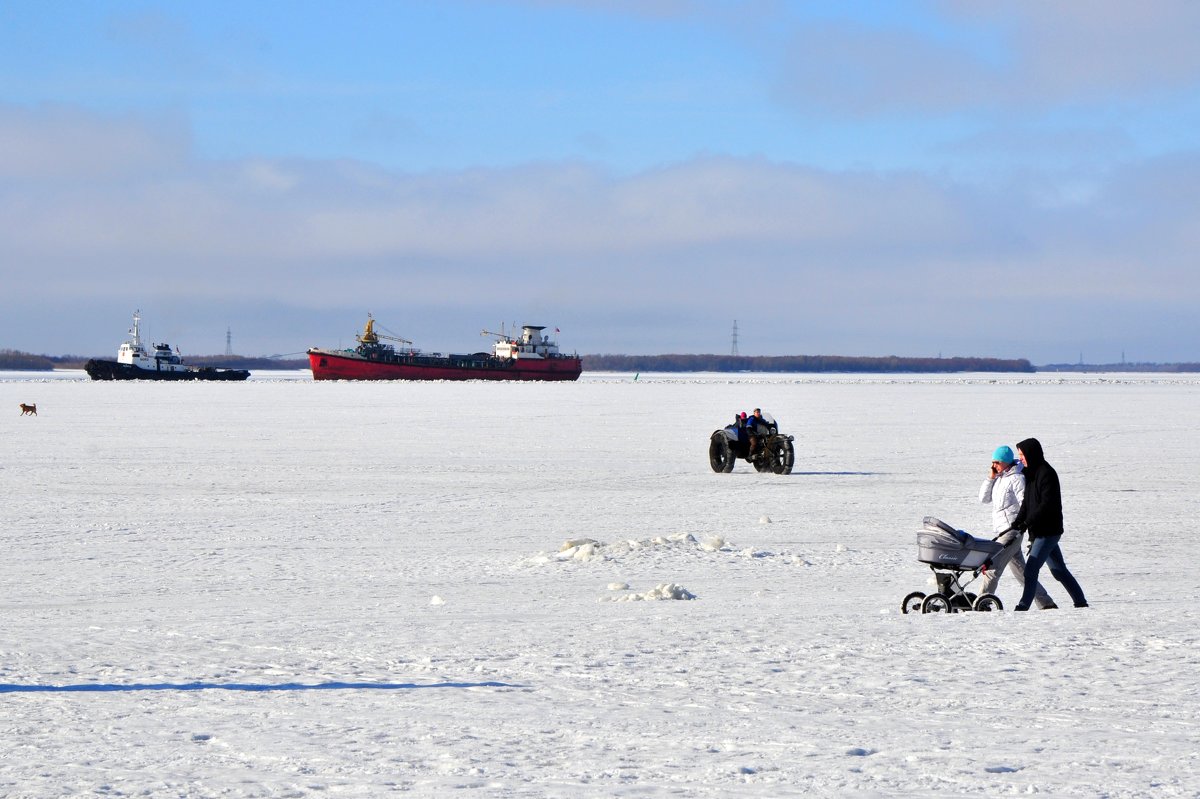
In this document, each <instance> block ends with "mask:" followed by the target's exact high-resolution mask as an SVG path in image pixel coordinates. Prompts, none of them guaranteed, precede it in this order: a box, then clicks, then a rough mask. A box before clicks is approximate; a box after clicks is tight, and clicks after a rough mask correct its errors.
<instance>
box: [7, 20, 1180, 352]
mask: <svg viewBox="0 0 1200 799" xmlns="http://www.w3.org/2000/svg"><path fill="white" fill-rule="evenodd" d="M1196 30H1200V5H1197V4H1195V3H1191V2H1182V0H1181V1H1179V2H1150V3H1139V4H1129V3H1125V2H1106V1H1105V0H1096V1H1095V2H1065V1H1064V2H1053V0H1039V1H1037V2H1035V1H1034V0H1019V1H1018V2H1009V3H1003V4H984V3H976V2H968V1H967V0H942V1H940V2H935V1H934V0H929V1H928V2H901V1H897V2H847V3H841V2H839V3H803V2H783V1H781V0H762V1H761V2H718V1H716V0H712V1H705V0H644V1H642V2H635V0H615V1H614V2H603V1H602V0H591V1H582V0H581V1H580V2H570V1H569V0H542V1H540V2H535V1H533V0H530V1H529V2H438V3H418V2H412V3H407V2H344V3H332V2H256V3H226V2H208V3H197V4H185V3H163V2H137V3H133V2H129V3H125V2H89V3H77V4H57V3H41V2H8V3H5V4H2V5H0V264H2V269H3V271H4V283H5V291H4V292H3V293H2V294H0V314H2V321H0V347H12V348H17V349H23V350H32V351H36V352H49V353H65V352H72V353H80V354H102V353H105V352H107V351H108V350H110V349H115V347H116V345H117V343H119V339H120V338H121V336H122V334H123V332H124V330H125V328H126V327H127V326H128V320H129V316H130V314H131V313H132V311H133V310H134V309H135V308H140V309H141V310H142V312H143V315H144V317H145V319H146V326H147V327H148V328H149V330H150V331H151V334H152V336H156V337H157V338H167V337H169V338H170V339H171V342H172V343H178V344H179V345H181V346H182V347H183V349H184V351H185V352H188V351H191V352H194V353H197V354H200V353H208V352H220V351H223V349H224V332H225V329H226V328H227V327H231V328H232V329H233V331H234V341H235V349H236V350H237V351H239V352H242V353H245V354H271V353H279V352H295V351H300V350H303V349H304V348H305V347H307V346H312V345H335V344H337V343H342V344H347V343H349V342H351V341H352V338H353V334H354V332H355V331H356V330H357V329H358V328H359V327H361V324H362V321H363V319H364V318H365V314H366V313H367V312H368V311H371V312H372V313H373V314H374V315H375V316H376V317H377V318H379V319H381V320H382V321H383V322H384V323H385V324H386V325H387V326H388V327H389V328H390V329H392V330H394V331H396V332H397V333H400V334H401V335H404V336H405V337H407V338H411V339H413V340H415V341H416V342H417V344H418V345H419V346H423V347H424V348H426V349H430V350H445V349H450V350H455V351H459V350H467V351H471V350H475V349H478V348H479V347H480V346H481V345H480V342H479V339H478V337H477V336H476V333H477V331H478V330H479V329H480V328H481V327H488V328H493V327H495V326H496V325H498V324H499V323H501V322H508V323H511V322H514V321H515V322H528V323H538V324H549V325H551V326H556V327H560V328H561V329H562V331H563V332H562V337H561V341H562V344H563V345H564V346H565V347H567V348H568V349H577V350H578V351H580V352H589V353H591V352H594V353H599V352H629V353H658V352H727V351H728V350H729V345H730V341H729V334H730V328H731V327H732V324H733V320H734V319H737V320H738V326H739V334H740V335H739V339H740V340H739V348H740V351H741V352H742V353H743V354H798V353H805V354H861V355H888V354H897V355H914V356H926V355H937V354H939V353H941V354H944V355H986V356H998V357H1028V358H1030V359H1031V360H1033V361H1034V362H1035V363H1047V362H1061V361H1075V360H1077V359H1078V358H1079V357H1080V356H1081V355H1082V356H1083V357H1084V359H1085V360H1088V361H1092V362H1112V361H1119V360H1121V359H1122V357H1123V356H1124V357H1127V358H1128V359H1129V360H1156V361H1177V360H1189V361H1196V360H1200V333H1198V332H1197V328H1196V325H1195V324H1194V321H1193V309H1194V308H1195V307H1197V303H1198V301H1200V277H1197V270H1196V269H1195V266H1194V264H1195V256H1194V253H1195V252H1196V244H1197V243H1198V241H1197V240H1198V239H1200V234H1198V233H1197V231H1198V230H1200V225H1198V224H1197V222H1200V200H1198V199H1197V195H1200V192H1196V191H1195V188H1194V187H1195V185H1197V178H1200V157H1198V156H1200V153H1198V149H1200V148H1198V142H1197V133H1196V131H1197V130H1200V48H1197V47H1195V45H1194V32H1195V31H1196Z"/></svg>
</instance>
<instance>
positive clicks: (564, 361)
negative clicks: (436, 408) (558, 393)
mask: <svg viewBox="0 0 1200 799" xmlns="http://www.w3.org/2000/svg"><path fill="white" fill-rule="evenodd" d="M545 329H546V328H545V327H542V326H538V325H524V326H523V327H522V328H521V335H520V337H519V338H513V337H511V336H509V335H507V334H504V333H489V332H488V331H486V330H485V331H483V333H482V335H485V336H489V335H490V336H496V338H497V340H496V343H495V345H494V346H493V347H492V352H491V353H487V352H476V353H473V354H471V355H442V354H440V353H432V354H426V353H422V352H421V351H420V350H417V349H413V347H412V342H411V341H409V340H408V339H403V338H399V337H398V336H385V335H383V334H381V333H376V332H375V320H374V319H372V318H371V316H370V314H368V315H367V325H366V327H365V328H363V332H362V335H361V336H357V338H358V346H357V347H355V348H354V349H352V350H326V349H320V348H318V347H313V348H312V349H310V350H308V363H309V366H310V367H311V368H312V374H313V380H578V379H579V374H580V372H582V371H583V363H582V361H581V360H580V358H579V356H578V355H563V354H561V353H559V351H558V344H557V343H555V342H553V341H551V340H550V337H549V336H546V335H544V334H543V333H542V331H543V330H545ZM381 339H390V340H392V341H396V342H399V343H400V344H402V345H403V346H401V347H400V348H399V349H397V348H396V346H394V345H392V344H385V343H384V342H383V341H382V340H381Z"/></svg>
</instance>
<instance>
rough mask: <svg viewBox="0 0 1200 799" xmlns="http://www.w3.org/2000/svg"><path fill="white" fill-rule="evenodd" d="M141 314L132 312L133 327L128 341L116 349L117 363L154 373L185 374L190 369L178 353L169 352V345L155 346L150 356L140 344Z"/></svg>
mask: <svg viewBox="0 0 1200 799" xmlns="http://www.w3.org/2000/svg"><path fill="white" fill-rule="evenodd" d="M141 322H142V312H141V311H134V314H133V327H132V328H130V330H129V334H130V335H131V336H132V338H130V339H129V340H128V341H125V342H122V344H121V346H120V348H119V349H117V363H123V364H126V365H128V366H136V367H138V368H139V369H150V370H153V371H156V372H186V371H188V370H189V369H190V367H188V366H187V365H185V364H184V362H183V358H182V357H180V355H179V353H178V352H171V345H170V344H155V345H154V353H153V354H151V353H150V352H149V351H147V350H146V347H145V346H144V345H143V344H142V330H141Z"/></svg>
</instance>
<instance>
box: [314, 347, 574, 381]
mask: <svg viewBox="0 0 1200 799" xmlns="http://www.w3.org/2000/svg"><path fill="white" fill-rule="evenodd" d="M308 362H309V366H310V367H311V368H312V375H313V380H578V379H579V375H580V373H581V372H582V371H583V369H582V362H581V361H580V359H579V358H568V357H563V358H544V359H519V358H518V359H511V360H510V359H506V358H495V357H491V356H483V357H479V356H463V357H459V358H456V357H455V356H450V357H449V358H435V357H412V358H396V359H394V360H393V359H388V360H376V359H369V358H364V357H362V356H361V355H359V354H357V353H355V352H353V351H348V352H347V351H333V350H321V349H311V350H309V351H308Z"/></svg>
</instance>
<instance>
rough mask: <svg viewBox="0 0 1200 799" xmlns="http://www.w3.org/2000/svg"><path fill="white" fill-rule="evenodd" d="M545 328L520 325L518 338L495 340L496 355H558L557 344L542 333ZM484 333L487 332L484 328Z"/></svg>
mask: <svg viewBox="0 0 1200 799" xmlns="http://www.w3.org/2000/svg"><path fill="white" fill-rule="evenodd" d="M545 329H546V328H545V327H544V326H541V325H522V327H521V337H520V338H519V339H512V338H508V337H507V336H504V337H502V338H501V339H500V340H499V341H497V342H496V345H495V354H496V357H497V358H515V359H521V360H540V359H543V358H549V357H551V356H554V355H558V344H556V343H555V342H553V341H551V340H550V337H549V336H547V335H544V334H543V333H542V331H543V330H545ZM484 334H485V335H486V334H487V331H486V330H485V331H484ZM492 335H495V334H492Z"/></svg>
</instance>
